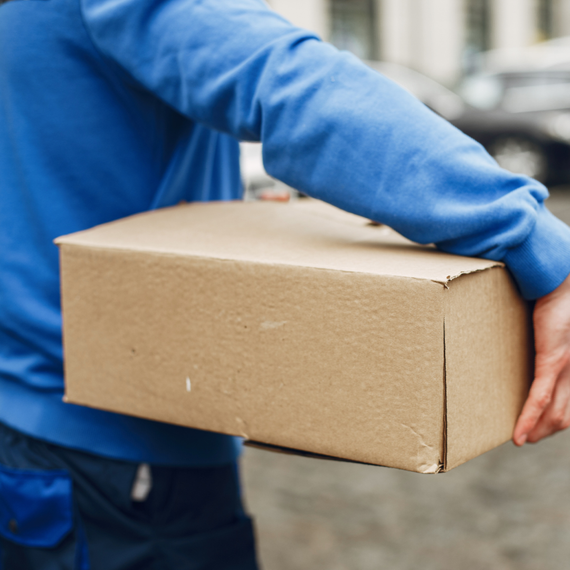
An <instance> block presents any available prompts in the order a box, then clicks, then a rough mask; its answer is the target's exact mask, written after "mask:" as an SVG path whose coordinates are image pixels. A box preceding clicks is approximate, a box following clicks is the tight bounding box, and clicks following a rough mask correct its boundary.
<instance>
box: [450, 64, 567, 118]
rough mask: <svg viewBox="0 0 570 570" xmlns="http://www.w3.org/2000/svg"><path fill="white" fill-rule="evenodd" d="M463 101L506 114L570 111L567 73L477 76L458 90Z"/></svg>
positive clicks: (465, 82) (469, 79) (467, 80)
mask: <svg viewBox="0 0 570 570" xmlns="http://www.w3.org/2000/svg"><path fill="white" fill-rule="evenodd" d="M460 92H461V95H462V96H463V98H464V99H465V100H466V101H467V102H468V103H469V104H470V105H472V106H473V107H476V108H478V109H483V110H490V109H496V108H498V107H501V108H502V109H504V110H505V111H507V112H508V113H530V112H538V111H551V110H558V109H569V108H570V74H569V73H567V72H540V73H537V72H535V73H512V74H502V75H477V76H473V77H469V78H467V79H466V80H465V81H464V82H463V84H462V85H461V87H460Z"/></svg>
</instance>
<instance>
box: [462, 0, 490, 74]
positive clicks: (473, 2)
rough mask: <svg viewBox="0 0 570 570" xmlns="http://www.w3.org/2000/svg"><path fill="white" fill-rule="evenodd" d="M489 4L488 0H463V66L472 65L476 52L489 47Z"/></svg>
mask: <svg viewBox="0 0 570 570" xmlns="http://www.w3.org/2000/svg"><path fill="white" fill-rule="evenodd" d="M490 18H491V6H490V0H465V26H466V29H467V38H466V44H465V52H464V58H465V64H466V65H465V67H466V68H469V67H472V66H473V65H474V62H473V60H474V58H475V57H476V56H477V54H479V53H481V52H483V51H486V50H488V49H489V48H490V47H491V45H490V44H491V33H490V32H491V24H490V21H491V20H490Z"/></svg>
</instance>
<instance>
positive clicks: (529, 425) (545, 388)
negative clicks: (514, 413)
mask: <svg viewBox="0 0 570 570" xmlns="http://www.w3.org/2000/svg"><path fill="white" fill-rule="evenodd" d="M556 379H557V374H556V373H550V374H548V375H543V376H538V377H537V378H536V379H535V380H534V382H533V383H532V386H531V388H530V392H529V395H528V398H527V400H526V402H525V405H524V407H523V410H522V412H521V415H520V416H519V419H518V421H517V425H516V426H515V431H514V433H513V441H514V442H515V444H516V445H524V444H525V443H526V441H527V439H528V435H529V433H530V432H531V431H532V430H533V429H534V427H535V426H536V424H537V422H538V420H539V419H540V417H541V416H542V414H543V413H544V411H545V410H546V408H547V407H548V406H549V405H550V402H551V401H552V396H553V391H554V386H555V384H556Z"/></svg>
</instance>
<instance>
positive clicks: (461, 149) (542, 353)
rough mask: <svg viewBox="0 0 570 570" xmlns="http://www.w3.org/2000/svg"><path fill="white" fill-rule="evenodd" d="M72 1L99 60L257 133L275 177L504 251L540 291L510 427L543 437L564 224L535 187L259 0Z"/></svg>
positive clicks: (557, 323) (452, 245)
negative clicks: (532, 353) (524, 395)
mask: <svg viewBox="0 0 570 570" xmlns="http://www.w3.org/2000/svg"><path fill="white" fill-rule="evenodd" d="M78 2H79V3H80V6H81V9H82V13H83V16H84V20H85V24H86V30H87V31H88V33H89V34H90V36H91V38H92V40H93V43H94V45H95V46H96V48H97V49H98V50H99V51H100V53H101V55H102V57H103V58H105V59H107V60H109V61H111V62H112V63H113V65H114V66H117V65H118V66H119V67H120V68H122V69H123V70H124V71H125V72H126V73H127V74H129V75H130V77H131V78H132V80H133V81H134V82H136V83H137V84H139V85H141V86H143V87H144V88H146V89H148V90H150V91H152V92H153V93H155V94H156V95H157V96H158V97H159V98H161V99H162V100H163V101H165V102H166V103H168V104H169V105H171V106H172V107H174V108H176V109H177V110H178V111H180V112H181V113H183V114H185V115H186V116H188V117H189V118H191V119H193V120H194V121H196V122H200V123H203V124H205V125H207V126H209V127H211V128H214V129H217V130H220V131H223V132H226V133H229V134H231V135H233V136H235V137H237V138H240V139H244V140H256V141H262V142H263V143H264V146H263V149H264V150H263V152H264V163H265V167H266V169H267V171H268V172H269V173H270V174H272V175H273V176H275V177H276V178H279V179H280V180H283V181H284V182H286V183H287V184H290V185H291V186H294V187H296V188H298V189H300V190H302V191H304V192H306V193H307V194H309V195H311V196H314V197H317V198H321V199H323V200H326V201H328V202H330V203H332V204H334V205H336V206H339V207H341V208H343V209H345V210H348V211H350V212H353V213H356V214H360V215H362V216H365V217H368V218H372V219H375V220H377V221H380V222H383V223H385V224H387V225H389V226H391V227H393V228H394V229H396V230H397V231H399V232H400V233H402V234H403V235H404V236H406V237H408V238H410V239H412V240H414V241H417V242H420V243H430V242H434V243H436V245H437V246H438V247H439V248H440V249H442V250H444V251H448V252H451V253H456V254H461V255H471V256H481V257H486V258H490V259H495V260H503V261H505V262H506V264H507V265H508V267H509V268H510V270H511V271H512V273H513V275H514V277H515V279H516V280H517V282H518V284H519V286H520V288H521V291H522V293H523V295H524V296H525V297H526V298H527V299H537V298H540V297H545V296H546V297H545V298H544V299H543V300H541V301H539V302H538V304H537V309H536V312H535V326H536V338H537V351H538V358H537V379H536V382H535V384H534V386H533V388H532V391H531V396H530V398H529V401H528V403H527V405H526V407H525V410H524V412H523V415H522V416H521V420H520V422H519V424H518V426H517V432H516V434H515V439H516V441H517V443H520V442H521V441H522V438H523V433H528V440H529V441H535V440H536V439H538V438H539V437H541V436H542V435H546V434H547V433H549V430H550V431H552V429H553V426H554V423H553V421H554V418H556V417H557V416H558V415H561V413H562V412H561V411H560V410H562V409H563V411H564V420H562V421H561V422H559V424H558V425H560V426H564V425H566V421H565V418H566V413H567V405H566V402H567V401H568V396H567V392H568V388H567V385H568V381H567V378H568V373H567V368H566V359H567V354H568V348H567V336H568V334H567V329H568V325H567V321H568V320H569V319H570V316H568V300H567V297H568V293H567V285H566V283H565V284H564V285H561V283H562V282H563V281H564V280H565V279H566V277H567V276H568V275H569V274H570V253H569V252H570V229H569V228H568V227H567V226H566V225H565V224H563V223H562V222H560V221H559V220H557V219H556V218H555V217H554V216H552V214H550V213H549V212H548V211H547V209H546V208H545V206H544V200H545V199H546V197H547V196H548V192H547V191H546V189H545V188H544V187H543V186H542V185H541V184H539V183H538V182H536V181H534V180H531V179H528V178H526V177H524V176H519V175H515V174H512V173H509V172H507V171H505V170H502V169H500V168H499V167H498V166H497V164H496V163H495V161H494V160H493V159H492V158H491V157H490V156H489V155H488V154H487V153H486V152H485V150H484V149H483V148H482V147H481V146H480V145H478V144H477V143H476V142H474V141H473V140H472V139H470V138H469V137H467V136H465V135H464V134H462V133H461V132H460V131H458V130H457V129H455V128H454V127H453V126H451V125H450V124H449V123H447V122H446V121H444V120H443V119H441V118H440V117H438V116H437V115H435V114H434V113H432V112H431V111H429V110H428V109H427V108H426V107H425V106H424V105H422V104H421V103H420V102H419V101H417V100H416V99H414V98H413V97H412V96H411V95H409V94H408V93H407V92H405V91H404V90H403V89H401V88H400V87H398V86H397V85H395V84H394V83H393V82H391V81H389V80H388V79H386V78H385V77H383V76H381V75H380V74H378V73H376V72H374V71H372V70H370V69H369V68H367V67H366V66H365V65H363V64H362V63H361V62H359V61H358V60H357V59H356V58H354V57H352V56H351V55H349V54H346V53H340V52H338V51H337V50H336V49H335V48H333V47H332V46H330V45H327V44H324V43H322V42H321V41H319V39H318V38H317V37H315V36H314V35H313V34H311V33H310V32H307V31H305V30H300V29H298V28H295V27H294V26H292V25H291V24H289V23H288V22H286V21H285V20H283V19H282V18H280V17H279V16H278V15H277V14H275V13H274V12H272V11H271V10H269V9H268V8H267V7H266V6H265V4H264V3H263V2H262V1H261V0H78ZM562 306H563V307H564V311H566V312H565V313H564V314H562V313H561V312H562ZM564 315H566V316H564ZM545 394H546V396H545ZM548 394H551V395H553V398H552V401H551V403H550V404H549V405H548V404H547V401H548V398H547V395H548ZM538 404H540V405H538ZM542 410H546V411H545V412H544V415H543V416H541V419H540V420H539V421H538V423H536V419H537V417H538V416H539V414H540V413H542ZM548 426H550V427H548Z"/></svg>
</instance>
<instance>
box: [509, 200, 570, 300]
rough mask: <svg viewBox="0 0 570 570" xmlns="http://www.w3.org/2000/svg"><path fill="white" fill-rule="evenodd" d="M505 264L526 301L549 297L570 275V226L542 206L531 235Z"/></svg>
mask: <svg viewBox="0 0 570 570" xmlns="http://www.w3.org/2000/svg"><path fill="white" fill-rule="evenodd" d="M503 261H504V262H505V263H506V264H507V267H508V268H509V269H510V270H511V272H512V273H513V275H514V277H515V280H516V282H517V283H518V285H519V287H520V289H521V292H522V295H523V297H524V298H525V299H529V300H531V299H538V298H539V297H543V296H544V295H547V294H548V293H550V292H551V291H554V289H556V288H557V287H558V286H559V285H560V284H561V283H562V282H563V281H564V279H566V277H567V276H568V275H569V274H570V227H568V226H567V225H566V224H565V223H564V222H562V221H560V220H559V219H558V218H556V217H555V216H554V215H553V214H551V213H550V212H549V211H548V210H547V209H546V207H545V206H544V205H541V206H540V209H539V210H538V218H537V221H536V225H535V226H534V228H533V229H532V231H531V233H530V234H529V235H528V236H527V238H526V239H525V240H524V241H523V242H522V243H521V244H520V245H518V246H517V247H514V248H512V249H509V250H508V252H507V254H506V255H505V257H504V258H503Z"/></svg>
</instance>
